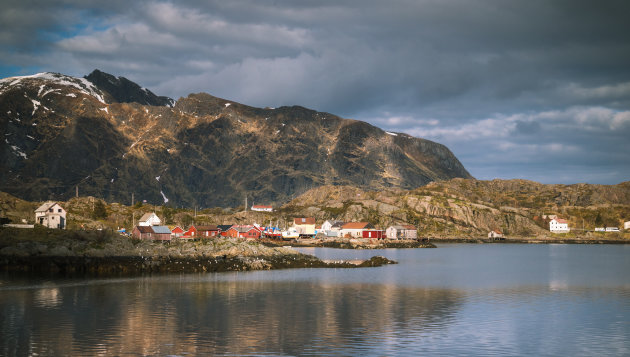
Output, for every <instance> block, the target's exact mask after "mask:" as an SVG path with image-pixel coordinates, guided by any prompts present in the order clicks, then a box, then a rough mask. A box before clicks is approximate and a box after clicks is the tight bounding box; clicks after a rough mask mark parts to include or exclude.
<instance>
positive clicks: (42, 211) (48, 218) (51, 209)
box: [5, 201, 630, 242]
mask: <svg viewBox="0 0 630 357" xmlns="http://www.w3.org/2000/svg"><path fill="white" fill-rule="evenodd" d="M250 209H251V211H253V212H273V207H272V206H268V205H253V206H251V208H250ZM66 215H67V212H66V210H65V209H64V208H63V207H62V206H61V205H60V204H59V203H57V202H52V201H49V202H45V203H44V204H42V205H41V206H39V207H38V208H37V209H36V210H35V222H36V224H38V225H41V226H44V227H48V228H56V229H66V228H67V223H66V222H67V217H66ZM536 219H541V220H542V222H544V223H543V224H544V225H545V226H548V229H549V232H550V233H554V234H566V233H569V232H571V227H569V222H568V221H567V220H566V219H562V218H559V217H558V216H557V215H543V216H542V217H536ZM290 223H291V224H290V225H289V224H288V222H287V224H286V226H285V227H283V228H281V227H279V226H278V224H277V223H276V224H275V225H274V224H272V222H271V221H270V222H269V224H268V225H266V226H264V225H261V224H259V223H257V222H251V223H249V224H243V223H242V222H241V223H240V224H191V225H189V226H186V227H183V226H179V225H165V224H163V220H162V219H160V217H159V216H158V215H157V214H156V213H155V212H147V213H144V215H142V217H140V219H139V220H138V221H137V224H136V222H135V221H134V224H133V228H132V229H131V230H127V229H126V228H120V227H119V228H118V233H120V234H123V235H126V236H129V237H133V238H135V239H141V240H151V241H159V242H171V241H194V240H201V239H209V238H221V237H229V238H243V239H251V240H260V239H269V240H277V241H298V240H306V239H319V240H335V239H338V238H345V239H368V240H371V239H374V240H421V239H422V238H420V239H419V236H418V230H417V227H415V226H414V225H409V224H402V223H401V224H392V225H390V226H388V227H383V228H382V227H376V226H375V225H373V224H372V223H371V222H344V221H339V220H325V221H324V222H322V223H321V224H319V223H318V222H316V219H315V218H313V217H295V218H293V220H292V221H291V222H290ZM5 226H10V227H16V228H33V227H34V225H29V224H8V225H5ZM623 229H624V230H625V231H627V230H630V221H626V222H625V223H624V227H623ZM578 230H579V229H578ZM594 232H601V233H614V232H620V229H619V228H618V227H596V228H595V229H594ZM487 238H488V239H489V240H504V239H505V238H506V237H505V236H504V234H503V233H502V232H501V231H500V230H498V229H494V230H491V231H490V232H488V235H487Z"/></svg>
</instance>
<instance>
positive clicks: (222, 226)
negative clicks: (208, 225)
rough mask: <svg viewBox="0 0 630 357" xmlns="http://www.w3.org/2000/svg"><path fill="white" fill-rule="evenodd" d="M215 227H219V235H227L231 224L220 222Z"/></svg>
mask: <svg viewBox="0 0 630 357" xmlns="http://www.w3.org/2000/svg"><path fill="white" fill-rule="evenodd" d="M217 227H218V228H219V232H220V233H219V234H221V237H227V236H228V235H227V231H228V229H230V227H232V224H220V225H218V226H217Z"/></svg>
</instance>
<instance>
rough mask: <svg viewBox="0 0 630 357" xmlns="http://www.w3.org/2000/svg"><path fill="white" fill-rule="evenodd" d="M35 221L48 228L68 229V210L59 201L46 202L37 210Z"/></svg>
mask: <svg viewBox="0 0 630 357" xmlns="http://www.w3.org/2000/svg"><path fill="white" fill-rule="evenodd" d="M35 223H37V224H41V225H42V226H45V227H48V228H59V229H66V210H65V209H63V207H61V206H60V205H59V204H58V203H57V202H46V203H44V204H43V205H41V206H39V208H38V209H36V210H35Z"/></svg>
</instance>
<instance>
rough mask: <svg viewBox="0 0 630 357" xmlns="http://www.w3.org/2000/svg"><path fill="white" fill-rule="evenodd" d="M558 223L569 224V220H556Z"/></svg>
mask: <svg viewBox="0 0 630 357" xmlns="http://www.w3.org/2000/svg"><path fill="white" fill-rule="evenodd" d="M556 222H558V223H569V222H568V221H567V220H565V219H562V218H556Z"/></svg>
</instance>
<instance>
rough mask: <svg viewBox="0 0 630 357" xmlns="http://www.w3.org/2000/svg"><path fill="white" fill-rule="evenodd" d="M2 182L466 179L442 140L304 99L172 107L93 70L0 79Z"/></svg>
mask: <svg viewBox="0 0 630 357" xmlns="http://www.w3.org/2000/svg"><path fill="white" fill-rule="evenodd" d="M0 133H1V134H2V135H3V138H4V140H3V142H2V143H0V158H1V160H2V163H1V164H0V165H1V167H0V169H1V170H0V190H1V191H5V192H9V193H11V194H14V195H16V196H18V197H21V198H26V199H29V200H45V199H62V200H63V199H68V198H69V197H71V196H73V195H74V193H75V189H76V188H77V187H78V190H79V193H80V194H81V195H93V196H96V197H102V198H105V199H107V200H109V201H121V202H126V203H129V202H130V201H131V198H132V194H133V195H134V197H135V200H136V201H138V200H147V201H148V202H151V203H156V204H157V203H166V204H169V205H183V206H189V207H191V206H202V207H214V206H234V205H238V204H242V203H244V200H245V196H247V197H248V200H249V203H250V204H251V203H252V202H254V203H259V204H267V203H273V204H278V203H284V202H286V201H287V200H289V199H290V198H292V197H295V196H296V195H297V194H300V193H303V192H305V191H307V190H308V189H310V188H313V187H318V186H322V185H350V186H356V187H360V188H363V189H384V188H404V189H412V188H416V187H418V186H421V185H424V184H427V183H429V182H432V181H436V180H444V179H450V178H453V177H463V178H470V175H469V174H468V172H467V171H466V170H465V169H464V167H463V166H462V165H461V163H460V162H459V161H458V160H457V158H456V157H455V156H454V155H453V154H452V153H451V152H450V151H449V150H448V148H446V147H445V146H443V145H440V144H437V143H434V142H431V141H428V140H424V139H419V138H414V137H411V136H408V135H405V134H400V133H387V132H385V131H383V130H381V129H379V128H377V127H374V126H372V125H370V124H367V123H364V122H360V121H355V120H348V119H342V118H340V117H337V116H335V115H332V114H328V113H321V112H316V111H313V110H309V109H306V108H302V107H297V106H294V107H281V108H277V109H270V108H265V109H261V108H253V107H249V106H246V105H242V104H239V103H234V102H231V101H228V100H225V99H221V98H216V97H213V96H211V95H208V94H204V93H200V94H191V95H189V96H188V97H186V98H180V99H179V100H178V101H177V102H176V103H174V104H173V102H172V101H171V100H170V98H166V97H158V96H156V95H155V94H153V93H151V92H150V91H148V90H145V89H142V88H140V86H138V85H136V84H135V83H133V82H130V81H128V80H126V79H124V78H120V77H114V76H111V75H108V74H106V73H102V72H99V71H94V72H93V73H92V74H90V75H89V76H87V77H86V78H73V77H69V76H64V75H61V74H54V73H42V74H37V75H33V76H27V77H13V78H7V79H3V80H0Z"/></svg>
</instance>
